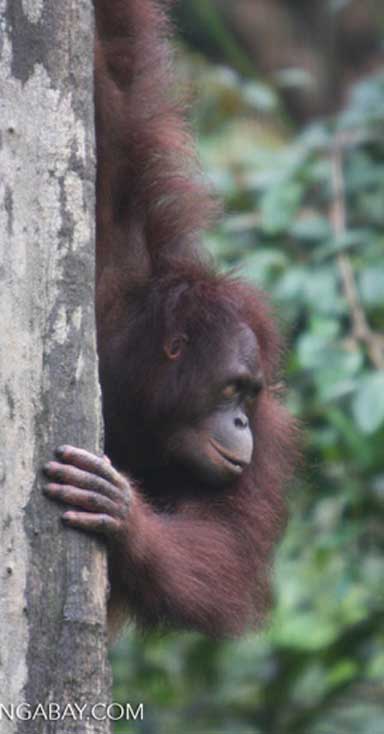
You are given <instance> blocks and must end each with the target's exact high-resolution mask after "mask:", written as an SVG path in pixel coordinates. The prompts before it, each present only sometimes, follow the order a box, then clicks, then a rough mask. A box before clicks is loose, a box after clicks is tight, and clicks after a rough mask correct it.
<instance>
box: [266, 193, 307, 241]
mask: <svg viewBox="0 0 384 734" xmlns="http://www.w3.org/2000/svg"><path fill="white" fill-rule="evenodd" d="M301 195H302V187H301V185H300V184H299V183H297V182H295V183H290V182H288V181H282V182H281V184H279V185H277V186H273V187H271V188H270V189H269V190H268V191H266V193H265V194H264V196H263V198H262V200H261V219H262V226H263V228H264V230H265V231H266V232H268V233H269V234H278V233H279V232H284V230H286V229H287V228H288V226H289V225H290V224H291V221H292V220H293V217H294V216H295V214H296V212H297V209H298V206H299V204H300V200H301Z"/></svg>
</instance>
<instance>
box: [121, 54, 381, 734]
mask: <svg viewBox="0 0 384 734" xmlns="http://www.w3.org/2000/svg"><path fill="white" fill-rule="evenodd" d="M194 68H195V69H196V68H198V67H194ZM195 73H196V72H195ZM260 89H261V88H260V87H258V83H256V82H255V86H254V90H252V83H250V82H247V83H246V84H242V83H241V81H240V80H237V79H236V78H235V77H234V75H233V74H231V73H227V72H223V71H222V70H217V71H215V70H212V69H209V70H204V71H203V73H202V84H201V90H202V92H201V95H200V99H199V107H198V110H199V126H200V129H201V130H202V144H201V151H202V156H203V158H204V165H205V168H206V169H208V171H209V174H210V176H211V178H212V180H213V182H214V184H215V186H216V188H218V190H219V193H220V194H221V195H222V196H223V197H224V199H225V201H226V208H227V212H228V215H227V216H226V217H225V218H224V219H223V221H222V222H221V224H220V226H219V227H218V229H217V230H216V231H215V232H214V233H213V234H212V235H211V236H210V237H209V238H207V244H208V246H209V247H210V248H211V250H212V251H213V252H214V254H215V255H216V256H218V257H219V259H220V261H221V263H222V266H223V268H224V269H233V268H237V269H238V270H239V271H240V272H242V273H243V274H245V275H246V277H248V278H250V279H251V280H252V281H253V282H255V283H256V284H257V285H258V286H261V287H263V288H265V289H266V290H267V291H269V293H270V294H271V297H272V299H273V302H274V303H275V305H276V310H277V313H278V314H279V315H280V318H281V321H282V328H283V329H284V330H285V332H286V336H287V342H288V345H289V349H288V358H287V382H288V385H289V392H288V401H289V404H290V406H291V408H292V410H293V411H294V412H295V413H296V414H297V415H298V416H299V418H300V419H301V421H302V424H303V429H304V454H305V456H304V467H305V468H304V471H303V472H302V475H301V476H300V477H299V479H298V480H297V481H296V483H295V486H294V487H293V489H292V492H291V498H290V502H291V522H290V525H289V528H288V532H287V535H286V537H285V540H284V542H283V543H282V546H281V548H280V550H279V553H278V558H277V565H276V573H275V586H276V607H275V610H274V612H273V614H272V616H271V619H270V624H269V627H268V628H267V629H266V630H265V631H264V632H263V633H262V634H255V635H249V636H248V637H247V638H246V639H244V640H240V641H237V642H225V643H216V642H212V641H209V640H205V639H202V638H201V637H199V636H198V635H193V634H180V635H167V636H164V637H157V636H155V637H149V638H147V639H145V640H141V639H139V638H138V637H137V635H136V634H135V633H133V634H131V635H130V636H129V637H128V639H126V640H125V641H124V642H122V643H121V644H120V646H119V647H118V649H117V651H116V653H115V656H114V661H115V677H116V696H117V698H118V699H120V700H122V701H127V700H129V701H131V702H133V703H134V702H137V701H144V703H145V708H146V721H145V722H144V724H143V725H140V724H138V723H135V724H133V723H132V724H131V725H130V726H131V728H129V726H127V724H125V725H124V727H122V728H121V729H118V728H117V731H122V732H123V731H124V732H125V733H126V734H128V732H141V731H142V732H150V733H151V734H152V733H153V734H158V733H159V734H163V732H164V734H165V732H166V733H167V734H173V733H175V734H176V732H177V733H179V732H180V731H183V732H185V734H227V733H228V734H250V733H251V732H252V734H301V733H303V734H344V732H345V734H353V733H354V732H356V734H357V733H359V734H361V732H364V733H369V734H382V732H384V697H383V693H384V690H383V681H384V655H383V641H384V625H383V613H382V612H383V601H384V591H383V590H384V564H383V562H382V552H383V546H384V530H383V522H382V519H381V516H382V512H383V507H384V458H383V457H384V449H383V446H384V356H383V355H384V349H383V337H382V336H381V337H380V334H381V335H382V333H383V326H384V142H383V141H384V138H383V131H384V102H383V100H384V76H383V75H377V76H376V77H375V76H372V77H371V78H369V79H368V80H366V81H364V82H362V83H360V84H358V85H357V86H356V87H355V89H354V92H353V94H352V95H351V98H350V104H349V106H348V107H347V108H346V109H345V110H344V111H343V112H342V113H341V114H340V115H339V116H338V118H337V119H335V120H331V121H327V122H324V123H322V122H318V123H317V124H316V125H312V126H311V127H310V128H309V129H307V130H305V131H304V132H302V133H301V134H300V135H298V136H296V137H294V138H292V137H289V136H288V134H287V132H285V131H284V127H283V125H282V121H281V119H280V118H276V117H275V118H271V117H270V110H271V109H272V107H273V105H272V106H271V107H269V108H268V110H269V112H268V114H269V117H268V115H267V117H266V116H265V115H266V105H265V100H266V97H263V94H261V92H260ZM271 99H272V97H271ZM267 107H268V105H267ZM276 109H277V108H276ZM212 115H213V117H212ZM212 119H214V129H213V123H212ZM340 138H342V140H343V184H344V189H345V202H344V209H345V211H344V214H345V219H346V229H345V232H340V231H339V232H337V233H336V232H335V231H334V229H333V225H332V221H331V217H330V211H331V208H332V205H333V202H334V200H335V189H334V185H333V183H332V165H333V156H334V153H333V151H334V146H335V143H336V141H337V140H340ZM340 258H343V259H342V260H340ZM345 258H346V260H347V263H348V266H349V267H350V268H351V270H352V275H353V283H354V286H355V289H356V293H355V296H356V299H357V303H351V300H350V298H347V297H346V282H345V276H343V267H342V266H343V262H345ZM357 309H359V310H360V311H362V312H363V314H364V319H365V321H366V326H367V327H369V332H367V333H362V332H361V330H360V331H359V329H358V328H357V322H356V311H357ZM372 340H373V341H372ZM372 344H373V345H374V347H372ZM380 355H381V357H380ZM380 358H381V362H380Z"/></svg>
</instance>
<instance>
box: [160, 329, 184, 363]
mask: <svg viewBox="0 0 384 734" xmlns="http://www.w3.org/2000/svg"><path fill="white" fill-rule="evenodd" d="M186 344H188V337H187V336H186V334H177V336H173V337H171V339H169V340H168V341H166V342H165V344H164V347H163V350H164V354H165V356H166V357H167V359H169V360H171V362H175V361H176V360H177V359H179V357H181V355H182V353H183V351H184V348H185V345H186Z"/></svg>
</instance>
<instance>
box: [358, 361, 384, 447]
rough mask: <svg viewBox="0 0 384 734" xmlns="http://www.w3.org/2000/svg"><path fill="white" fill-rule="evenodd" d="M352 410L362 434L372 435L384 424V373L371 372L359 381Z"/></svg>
mask: <svg viewBox="0 0 384 734" xmlns="http://www.w3.org/2000/svg"><path fill="white" fill-rule="evenodd" d="M352 409H353V415H354V418H355V420H356V423H357V425H358V426H359V428H360V429H361V430H362V431H363V432H364V433H373V432H374V431H376V430H377V429H378V428H379V427H380V426H381V425H382V424H383V423H384V371H380V372H372V374H370V375H367V376H365V377H363V378H361V379H360V380H359V383H358V387H357V392H356V396H355V399H354V400H353V403H352Z"/></svg>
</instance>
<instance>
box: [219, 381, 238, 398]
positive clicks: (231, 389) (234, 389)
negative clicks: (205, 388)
mask: <svg viewBox="0 0 384 734" xmlns="http://www.w3.org/2000/svg"><path fill="white" fill-rule="evenodd" d="M239 394H240V388H239V385H237V384H236V382H229V383H228V385H226V386H225V388H224V390H223V391H222V396H223V398H224V400H234V399H235V398H236V397H237V396H238V395H239Z"/></svg>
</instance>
